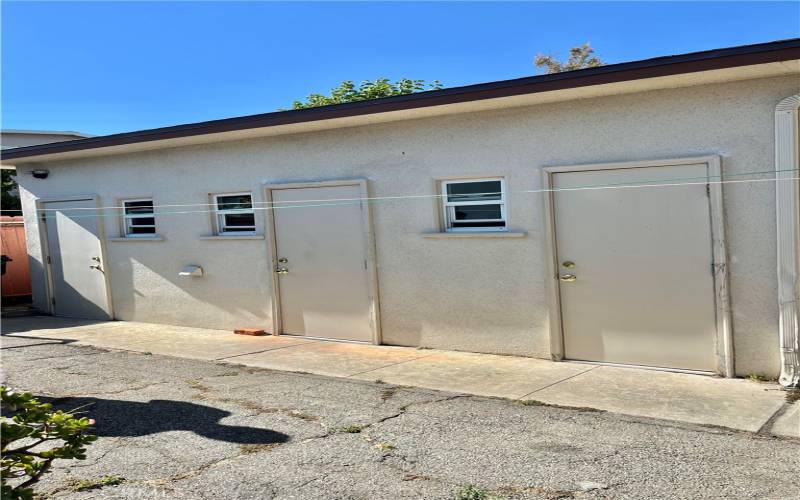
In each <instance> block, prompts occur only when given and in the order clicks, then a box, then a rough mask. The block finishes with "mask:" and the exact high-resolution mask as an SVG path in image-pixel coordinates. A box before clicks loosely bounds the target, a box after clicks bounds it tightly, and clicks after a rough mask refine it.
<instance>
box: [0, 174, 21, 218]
mask: <svg viewBox="0 0 800 500" xmlns="http://www.w3.org/2000/svg"><path fill="white" fill-rule="evenodd" d="M0 176H2V177H0V188H2V199H0V211H2V212H3V215H22V212H20V210H21V208H22V205H21V204H20V201H19V195H18V194H16V187H17V182H16V181H15V180H14V177H13V176H14V170H10V169H2V170H0Z"/></svg>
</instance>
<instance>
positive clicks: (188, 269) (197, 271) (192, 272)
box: [178, 265, 203, 276]
mask: <svg viewBox="0 0 800 500" xmlns="http://www.w3.org/2000/svg"><path fill="white" fill-rule="evenodd" d="M202 275H203V268H202V267H200V266H195V265H188V266H183V269H182V270H181V272H179V273H178V276H202Z"/></svg>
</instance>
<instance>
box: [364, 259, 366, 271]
mask: <svg viewBox="0 0 800 500" xmlns="http://www.w3.org/2000/svg"><path fill="white" fill-rule="evenodd" d="M364 269H367V259H364Z"/></svg>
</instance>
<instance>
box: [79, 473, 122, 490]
mask: <svg viewBox="0 0 800 500" xmlns="http://www.w3.org/2000/svg"><path fill="white" fill-rule="evenodd" d="M123 481H125V478H124V477H120V476H103V477H101V478H100V479H84V480H82V481H76V482H75V483H74V484H73V485H72V490H73V491H89V490H97V489H100V488H102V487H104V486H116V485H118V484H121V483H122V482H123Z"/></svg>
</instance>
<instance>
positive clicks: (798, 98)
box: [775, 95, 800, 387]
mask: <svg viewBox="0 0 800 500" xmlns="http://www.w3.org/2000/svg"><path fill="white" fill-rule="evenodd" d="M799 108H800V95H793V96H791V97H787V98H786V99H784V100H782V101H781V102H779V103H778V105H777V106H776V107H775V170H776V172H775V179H776V182H775V205H776V209H777V219H776V222H777V235H778V308H779V309H778V310H779V315H780V323H779V329H780V347H781V374H780V378H779V379H778V380H779V382H780V384H781V385H782V386H784V387H800V332H798V327H799V326H800V325H798V320H800V318H798V303H799V301H800V181H798V180H797V178H798V177H800V170H798V168H800V144H798V143H799V142H800V124H798V109H799Z"/></svg>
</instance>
